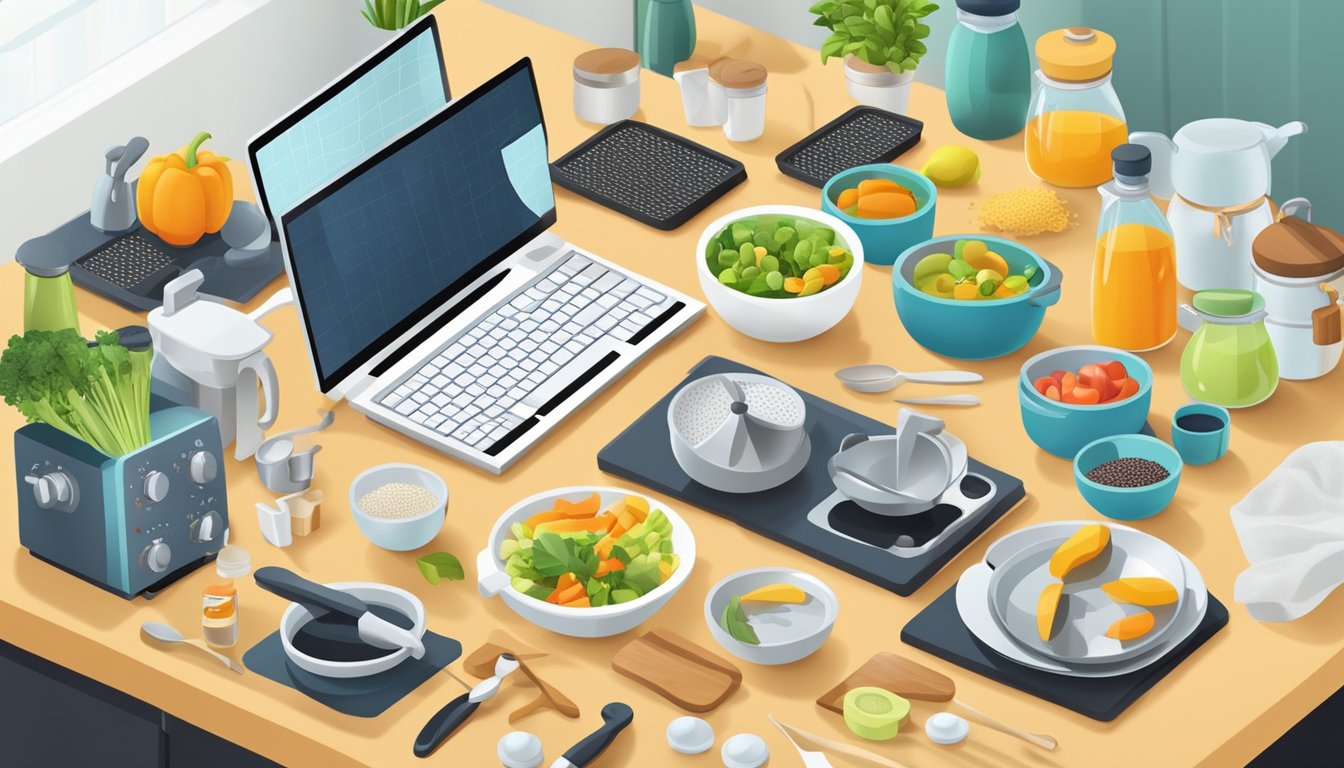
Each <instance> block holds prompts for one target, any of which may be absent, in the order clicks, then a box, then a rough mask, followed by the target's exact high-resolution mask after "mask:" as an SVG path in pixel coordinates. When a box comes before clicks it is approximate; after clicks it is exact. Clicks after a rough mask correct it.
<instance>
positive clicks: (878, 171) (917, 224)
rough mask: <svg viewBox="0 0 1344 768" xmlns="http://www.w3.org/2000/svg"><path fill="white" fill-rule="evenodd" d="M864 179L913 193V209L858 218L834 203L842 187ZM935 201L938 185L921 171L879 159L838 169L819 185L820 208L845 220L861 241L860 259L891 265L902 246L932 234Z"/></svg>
mask: <svg viewBox="0 0 1344 768" xmlns="http://www.w3.org/2000/svg"><path fill="white" fill-rule="evenodd" d="M865 179H890V180H891V181H894V182H896V183H897V184H900V185H901V186H903V187H905V188H906V189H908V190H910V191H911V192H913V193H914V194H915V212H914V213H912V214H910V215H909V216H901V217H900V218H895V219H861V218H859V217H857V216H850V215H849V214H848V213H845V212H844V211H842V210H840V209H839V208H837V207H836V205H835V199H836V198H837V197H839V196H840V193H841V192H843V191H844V190H846V189H850V188H852V187H857V186H858V185H859V182H860V181H864V180H865ZM937 205H938V188H937V187H935V186H934V185H933V182H931V181H929V180H928V178H927V177H925V176H924V174H922V173H919V172H918V171H912V170H910V169H909V168H905V167H903V166H899V165H892V164H890V163H879V164H877V165H860V166H856V167H854V168H850V169H849V170H847V171H841V172H839V173H837V174H835V175H834V176H832V177H831V179H830V181H828V182H826V186H824V187H822V188H821V210H823V211H825V212H826V213H829V214H831V215H832V216H835V217H836V218H838V219H840V220H841V221H843V222H844V223H846V224H848V225H849V226H850V228H851V229H853V230H854V231H855V232H856V233H858V235H859V242H861V243H863V253H864V261H866V262H868V263H869V264H878V265H881V266H884V267H889V266H891V265H892V264H893V263H894V262H895V261H896V257H897V256H899V255H900V254H901V252H902V251H904V250H905V249H907V248H909V247H911V246H913V245H916V244H918V243H922V242H924V241H925V240H928V239H929V238H930V237H933V214H934V210H935V208H936V207H937Z"/></svg>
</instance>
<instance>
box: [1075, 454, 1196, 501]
mask: <svg viewBox="0 0 1344 768" xmlns="http://www.w3.org/2000/svg"><path fill="white" fill-rule="evenodd" d="M1073 479H1074V482H1076V483H1077V485H1078V491H1079V493H1081V494H1082V495H1083V498H1084V499H1085V500H1086V501H1087V503H1088V504H1090V505H1091V506H1092V508H1093V509H1095V510H1097V511H1098V512H1100V513H1101V514H1103V515H1105V516H1106V517H1109V518H1111V519H1112V520H1142V519H1144V518H1146V517H1152V516H1153V515H1156V514H1157V513H1158V512H1161V511H1162V510H1164V509H1166V508H1167V505H1168V504H1170V503H1171V500H1172V498H1174V497H1175V496H1176V487H1177V486H1178V485H1179V484H1180V482H1181V455H1180V454H1179V453H1177V452H1176V449H1175V448H1172V447H1171V446H1170V445H1167V444H1166V443H1164V442H1162V441H1161V440H1158V439H1157V438H1155V437H1149V436H1148V435H1115V436H1113V437H1103V438H1101V439H1100V440H1095V441H1093V442H1091V443H1088V444H1087V445H1085V446H1083V448H1082V450H1080V451H1078V455H1077V456H1075V457H1074V459H1073Z"/></svg>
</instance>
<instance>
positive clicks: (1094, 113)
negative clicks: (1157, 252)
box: [1027, 27, 1129, 187]
mask: <svg viewBox="0 0 1344 768" xmlns="http://www.w3.org/2000/svg"><path fill="white" fill-rule="evenodd" d="M1036 59H1037V61H1038V62H1039V63H1040V67H1041V68H1040V69H1038V70H1036V79H1037V80H1038V81H1039V84H1038V86H1037V88H1036V94H1035V96H1033V97H1032V100H1031V110H1030V111H1029V113H1028V119H1027V165H1028V166H1029V167H1030V168H1031V172H1032V173H1034V174H1036V175H1037V176H1038V177H1040V179H1041V180H1043V181H1046V182H1048V183H1050V184H1054V185H1056V186H1060V187H1096V186H1099V185H1101V184H1104V183H1106V182H1107V181H1109V180H1110V178H1111V150H1113V149H1115V148H1116V147H1118V146H1120V145H1121V144H1124V143H1125V142H1126V141H1128V137H1129V128H1128V126H1126V124H1125V111H1124V109H1122V108H1121V106H1120V99H1119V97H1118V96H1116V95H1115V89H1114V88H1112V87H1111V64H1112V62H1113V61H1114V59H1115V38H1113V37H1111V36H1110V35H1108V34H1106V33H1105V32H1102V31H1101V30H1097V29H1089V28H1087V27H1068V28H1067V29H1057V30H1055V31H1053V32H1047V33H1046V34H1044V35H1042V36H1041V37H1040V38H1039V39H1038V40H1037V41H1036Z"/></svg>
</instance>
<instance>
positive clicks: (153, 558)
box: [140, 539, 173, 573]
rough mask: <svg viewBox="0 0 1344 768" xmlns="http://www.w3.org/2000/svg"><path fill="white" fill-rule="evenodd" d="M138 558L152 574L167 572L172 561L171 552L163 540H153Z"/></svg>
mask: <svg viewBox="0 0 1344 768" xmlns="http://www.w3.org/2000/svg"><path fill="white" fill-rule="evenodd" d="M140 558H141V559H142V560H143V561H144V563H145V567H146V568H148V569H149V570H151V571H153V572H154V573H163V572H164V571H166V570H168V564H169V563H170V562H172V560H173V550H172V549H171V548H169V546H168V545H167V544H165V543H164V541H163V539H155V540H154V541H153V543H151V544H150V545H149V546H148V547H145V550H144V551H143V552H141V553H140Z"/></svg>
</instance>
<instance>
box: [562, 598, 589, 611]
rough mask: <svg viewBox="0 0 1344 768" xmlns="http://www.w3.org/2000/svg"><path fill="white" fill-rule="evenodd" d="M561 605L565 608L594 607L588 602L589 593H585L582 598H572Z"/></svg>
mask: <svg viewBox="0 0 1344 768" xmlns="http://www.w3.org/2000/svg"><path fill="white" fill-rule="evenodd" d="M560 606H561V607H563V608H592V607H593V606H592V604H591V603H589V602H588V596H587V595H584V596H583V597H580V598H578V599H575V600H570V601H569V602H567V603H561V604H560Z"/></svg>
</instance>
